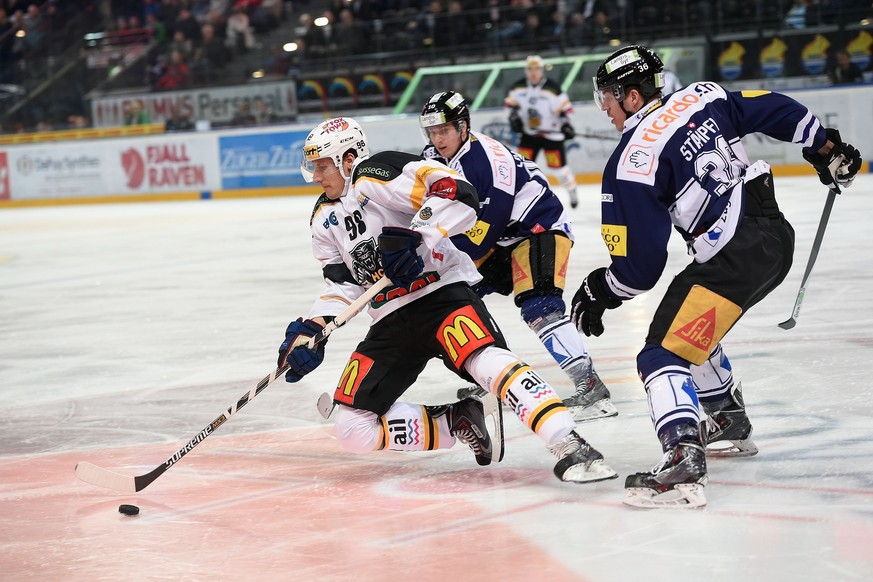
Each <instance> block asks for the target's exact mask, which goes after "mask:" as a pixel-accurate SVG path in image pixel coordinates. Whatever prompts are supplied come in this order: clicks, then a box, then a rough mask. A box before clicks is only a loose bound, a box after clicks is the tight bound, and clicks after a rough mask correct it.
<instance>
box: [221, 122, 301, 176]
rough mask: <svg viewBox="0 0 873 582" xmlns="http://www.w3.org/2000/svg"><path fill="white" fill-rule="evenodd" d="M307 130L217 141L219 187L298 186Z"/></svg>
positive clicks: (248, 135)
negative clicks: (219, 169) (219, 173)
mask: <svg viewBox="0 0 873 582" xmlns="http://www.w3.org/2000/svg"><path fill="white" fill-rule="evenodd" d="M308 133H309V132H308V131H306V130H300V131H283V132H279V133H260V134H244V135H226V136H221V137H220V138H219V142H218V145H219V155H220V156H221V187H222V189H225V190H231V189H235V188H270V187H276V186H302V185H304V184H306V182H305V181H304V180H303V176H301V174H300V161H301V160H302V158H303V140H305V139H306V136H307V135H308Z"/></svg>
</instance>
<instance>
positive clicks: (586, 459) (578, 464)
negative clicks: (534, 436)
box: [548, 430, 618, 483]
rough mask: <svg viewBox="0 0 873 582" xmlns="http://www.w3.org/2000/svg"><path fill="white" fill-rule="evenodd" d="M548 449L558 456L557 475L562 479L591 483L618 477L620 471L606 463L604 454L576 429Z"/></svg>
mask: <svg viewBox="0 0 873 582" xmlns="http://www.w3.org/2000/svg"><path fill="white" fill-rule="evenodd" d="M548 449H549V452H551V453H552V454H553V455H555V456H556V457H558V463H557V464H556V465H555V476H556V477H558V479H560V480H561V481H570V482H573V483H589V482H592V481H603V480H605V479H615V478H616V477H618V473H616V472H615V471H613V470H612V469H611V468H610V467H609V466H608V465H606V464H604V462H603V455H601V454H600V452H598V451H597V450H596V449H595V448H594V447H592V446H591V445H590V444H588V442H587V441H586V440H585V439H583V438H582V437H581V436H579V434H578V433H577V432H576V431H575V430H574V431H572V432H571V433H570V434H568V435H567V436H565V437H564V438H563V439H561V440H560V441H558V442H557V443H556V444H554V445H551V446H549V447H548Z"/></svg>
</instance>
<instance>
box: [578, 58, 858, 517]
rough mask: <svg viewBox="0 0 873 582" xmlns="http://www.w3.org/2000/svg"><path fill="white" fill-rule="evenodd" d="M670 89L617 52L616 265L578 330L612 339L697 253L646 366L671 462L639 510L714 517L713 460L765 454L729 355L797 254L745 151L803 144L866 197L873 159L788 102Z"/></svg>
mask: <svg viewBox="0 0 873 582" xmlns="http://www.w3.org/2000/svg"><path fill="white" fill-rule="evenodd" d="M662 87H663V64H662V62H661V59H660V58H659V57H658V56H657V55H656V54H655V53H654V52H652V51H651V50H649V49H648V48H646V47H642V46H630V47H625V48H622V49H620V50H618V51H616V52H615V53H613V54H612V55H610V56H609V57H608V58H607V59H606V61H605V62H604V63H603V64H602V65H601V66H600V68H599V69H598V71H597V76H596V77H595V92H594V96H595V100H596V102H597V104H598V106H599V107H600V108H601V109H602V110H603V111H605V112H606V114H607V115H608V116H609V117H610V119H611V120H612V123H613V125H615V127H616V129H618V130H619V131H620V132H622V137H621V140H620V141H619V144H618V146H617V147H616V149H615V151H614V152H613V154H612V156H611V157H610V159H609V162H608V163H607V165H606V168H605V169H604V172H603V184H602V191H601V200H602V227H601V229H602V234H603V238H604V241H605V242H606V244H607V247H608V248H609V253H610V256H611V263H610V265H609V266H608V267H601V268H599V269H595V270H594V271H592V272H591V273H590V274H589V275H588V276H587V277H586V278H585V280H584V282H583V283H582V286H581V287H580V288H579V291H578V292H577V293H576V295H575V296H574V297H573V311H572V318H573V321H574V323H576V325H577V327H578V328H579V330H580V331H582V332H583V333H585V334H586V335H595V336H598V335H600V334H601V333H603V322H602V316H603V313H604V312H605V310H606V309H614V308H616V307H618V306H620V305H621V304H622V303H623V302H624V301H627V300H629V299H633V298H634V297H636V296H637V295H639V294H641V293H644V292H646V291H648V290H649V289H651V288H652V287H654V286H655V284H656V282H657V281H658V279H660V277H661V275H662V274H663V271H664V267H665V265H666V261H667V242H668V239H669V237H670V233H671V231H672V230H673V229H675V230H676V231H678V232H679V233H680V234H681V235H682V237H683V238H684V239H685V241H686V243H687V246H688V252H689V254H690V255H691V256H692V257H694V260H693V262H692V263H691V264H690V265H688V266H687V267H686V268H685V269H684V270H683V271H682V272H681V273H680V274H679V275H678V276H676V277H675V278H674V279H673V280H672V282H671V283H670V286H669V287H668V289H667V292H666V294H665V296H664V298H663V299H662V301H661V303H660V305H659V306H658V309H657V310H656V312H655V315H654V318H653V320H652V323H651V325H650V327H649V331H648V335H647V336H646V343H645V346H644V348H643V350H642V351H641V352H640V353H639V355H638V356H637V369H638V372H639V374H640V378H642V380H643V382H644V383H645V389H646V392H647V395H648V403H649V410H650V413H651V417H652V421H653V423H654V426H655V431H656V432H657V435H658V438H659V440H660V441H661V445H662V447H663V450H664V458H663V459H662V461H661V462H660V463H659V464H658V465H657V466H655V468H653V469H652V470H651V471H650V472H645V473H637V474H634V475H630V476H628V478H627V480H626V482H625V489H626V498H625V503H627V504H628V505H632V506H636V507H675V506H684V507H688V506H691V507H694V506H701V505H704V504H705V503H706V498H705V496H704V493H703V486H704V485H705V484H706V480H707V476H706V456H707V455H722V456H748V455H753V454H755V453H756V452H757V448H756V447H755V444H754V443H753V442H752V440H751V432H752V426H751V423H750V422H749V418H748V416H746V413H745V406H744V404H743V399H742V396H741V394H740V389H739V388H740V387H739V385H738V384H737V385H736V386H735V385H734V381H733V375H732V371H731V366H730V363H729V361H728V359H727V357H726V356H725V354H724V352H723V351H722V348H721V343H720V342H721V340H722V338H723V337H724V335H725V334H726V333H727V332H728V331H729V330H730V329H731V327H732V326H733V325H734V324H735V323H736V322H737V320H738V319H739V318H740V316H741V315H742V314H743V313H744V312H745V311H747V310H748V309H749V308H750V307H752V306H753V305H755V304H756V303H758V302H759V301H760V300H761V299H763V298H764V297H765V296H766V295H767V294H768V293H770V292H771V291H772V290H773V289H774V288H775V287H776V286H778V285H779V284H780V283H781V282H782V280H783V279H784V278H785V276H786V274H787V273H788V270H789V268H790V267H791V262H792V255H793V252H794V230H793V229H792V227H791V225H790V224H789V223H788V222H787V221H786V220H785V217H784V216H783V215H782V213H781V212H780V211H779V207H778V205H777V203H776V198H775V194H774V187H773V176H772V173H771V172H770V167H769V165H768V164H767V163H766V162H763V161H760V160H759V161H756V162H754V163H752V162H750V160H749V159H748V156H747V155H746V151H745V149H744V148H743V144H742V142H741V141H740V140H741V139H742V138H743V137H744V136H745V135H747V134H749V133H753V132H760V133H763V134H766V135H768V136H770V137H772V138H775V139H778V140H781V141H785V142H792V143H796V144H799V145H800V146H802V147H803V155H804V158H805V159H806V160H807V161H809V162H810V163H811V164H812V165H813V167H814V168H815V170H816V172H817V173H818V175H819V178H820V179H821V181H822V183H824V184H825V185H827V186H828V187H829V188H831V189H835V190H836V191H839V189H840V188H842V187H847V186H849V185H850V184H851V183H852V180H853V179H854V177H855V175H856V174H857V172H858V171H859V170H860V167H861V156H860V154H859V153H858V151H857V150H856V149H855V148H854V147H852V146H851V145H849V144H847V143H844V142H843V141H842V139H841V138H840V134H839V132H838V131H837V130H835V129H826V128H824V127H822V125H821V123H820V122H819V120H818V119H817V118H816V117H815V116H814V115H813V114H812V113H811V112H810V111H809V110H808V109H807V108H806V107H805V106H803V105H802V104H800V103H798V102H797V101H795V100H794V99H791V98H790V97H788V96H786V95H781V94H778V93H772V92H769V91H743V92H729V91H727V90H725V89H724V88H722V87H721V86H719V85H717V84H715V83H708V82H703V83H692V84H691V85H689V86H688V87H686V88H684V89H682V90H680V91H677V92H675V93H673V94H672V95H669V96H668V97H667V98H666V99H664V98H663V96H662V92H661V89H662ZM701 406H702V409H703V414H701V410H700V409H701ZM701 418H706V427H703V426H700V425H699V423H700V419H701ZM707 442H708V443H709V444H708V445H707V444H706V443H707Z"/></svg>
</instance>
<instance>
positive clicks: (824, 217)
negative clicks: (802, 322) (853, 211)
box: [779, 188, 839, 329]
mask: <svg viewBox="0 0 873 582" xmlns="http://www.w3.org/2000/svg"><path fill="white" fill-rule="evenodd" d="M837 194H839V192H838V191H837V190H836V189H834V188H831V189H830V192H828V198H827V200H826V201H825V205H824V210H822V213H821V219H820V220H819V221H818V230H817V231H816V233H815V240H814V241H813V242H812V250H810V252H809V260H808V261H807V263H806V271H805V272H804V273H803V279H801V281H800V289H799V290H798V291H797V299H795V300H794V309H793V310H792V311H791V317H789V318H788V319H787V320H785V321H783V322H782V323H780V324H779V327H781V328H782V329H791V328H793V327H794V326H795V325H797V318H798V316H800V306H801V305H802V304H803V296H804V295H805V294H806V284H807V283H808V282H809V275H810V273H812V267H813V265H815V260H816V259H817V258H818V251H819V249H820V248H821V242H822V240H823V239H824V233H825V229H827V226H828V220H829V219H830V217H831V209H833V207H834V201H835V200H836V199H837Z"/></svg>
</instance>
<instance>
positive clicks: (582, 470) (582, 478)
mask: <svg viewBox="0 0 873 582" xmlns="http://www.w3.org/2000/svg"><path fill="white" fill-rule="evenodd" d="M616 477H618V473H616V472H615V471H613V470H612V468H611V467H610V466H609V465H607V464H606V463H604V462H603V459H599V460H597V461H593V462H592V463H591V464H589V465H588V466H587V467H586V466H585V465H584V464H581V463H580V464H578V465H573V466H572V467H570V468H569V469H567V470H566V471H564V475H563V476H562V477H561V481H566V482H568V483H593V482H594V481H606V480H607V479H615V478H616Z"/></svg>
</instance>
